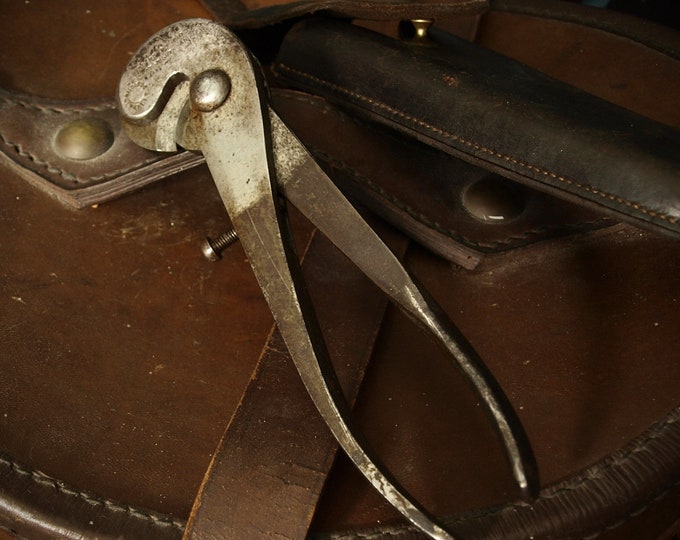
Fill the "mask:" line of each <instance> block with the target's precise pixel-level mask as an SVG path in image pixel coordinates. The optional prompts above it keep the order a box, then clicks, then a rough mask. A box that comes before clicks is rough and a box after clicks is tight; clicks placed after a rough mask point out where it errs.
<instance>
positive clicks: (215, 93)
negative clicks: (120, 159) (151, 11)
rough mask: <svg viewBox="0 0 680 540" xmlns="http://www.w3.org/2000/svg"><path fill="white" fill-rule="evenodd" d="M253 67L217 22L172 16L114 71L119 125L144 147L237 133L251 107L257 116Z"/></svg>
mask: <svg viewBox="0 0 680 540" xmlns="http://www.w3.org/2000/svg"><path fill="white" fill-rule="evenodd" d="M258 70H259V66H257V65H256V64H255V62H254V61H253V59H252V57H251V55H250V53H249V52H248V51H247V50H246V49H245V47H244V46H243V45H242V43H241V42H240V41H239V39H238V38H237V37H236V36H235V35H234V34H233V33H232V32H230V31H229V30H228V29H226V28H225V27H224V26H222V25H220V24H218V23H216V22H214V21H210V20H207V19H187V20H183V21H179V22H177V23H174V24H172V25H170V26H168V27H166V28H164V29H162V30H160V31H159V32H158V33H156V34H155V35H153V36H152V37H151V38H150V39H149V40H148V41H147V42H146V43H144V45H142V46H141V47H140V49H139V50H138V51H137V52H136V53H135V55H134V56H133V57H132V58H131V59H130V61H129V62H128V65H127V67H126V69H125V71H124V73H123V75H122V77H121V80H120V84H119V86H118V92H117V96H116V97H117V101H118V107H119V110H120V113H121V117H122V120H123V125H124V127H125V130H126V132H127V134H128V136H129V137H130V138H131V139H132V140H133V141H134V142H136V143H137V144H139V145H140V146H143V147H145V148H148V149H150V150H157V151H162V152H173V151H177V147H178V145H179V146H181V147H183V148H186V149H189V150H200V151H203V148H204V146H205V144H206V140H207V138H209V137H211V136H212V135H211V133H215V132H218V131H222V130H224V129H230V128H231V129H233V130H234V131H235V132H238V131H239V130H240V129H241V126H242V125H243V124H244V123H246V122H252V121H253V118H254V116H253V115H254V114H258V115H260V116H263V115H262V109H263V105H262V103H261V101H260V98H259V92H258V91H256V89H259V88H260V87H261V77H258V76H257V73H258ZM253 109H255V110H253Z"/></svg>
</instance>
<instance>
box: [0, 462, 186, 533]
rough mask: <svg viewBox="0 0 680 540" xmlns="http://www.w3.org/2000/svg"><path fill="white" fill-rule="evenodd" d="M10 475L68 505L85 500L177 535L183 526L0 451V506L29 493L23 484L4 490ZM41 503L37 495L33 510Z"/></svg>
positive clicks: (168, 518) (55, 510) (111, 512)
mask: <svg viewBox="0 0 680 540" xmlns="http://www.w3.org/2000/svg"><path fill="white" fill-rule="evenodd" d="M12 477H14V478H18V479H20V480H22V481H23V483H26V482H27V483H28V484H29V485H35V486H39V487H40V488H41V489H47V491H48V492H51V493H53V494H56V495H58V496H59V497H60V501H64V505H67V504H69V501H74V500H77V501H80V502H84V503H86V504H87V505H88V506H89V507H91V508H93V509H99V510H104V512H105V513H106V514H108V515H110V516H112V515H116V514H118V515H126V516H129V517H130V518H133V519H134V520H137V521H141V522H144V523H145V524H147V526H151V527H153V528H158V529H166V530H167V529H172V530H175V531H176V532H177V533H178V534H181V533H182V531H183V530H184V527H185V525H186V523H185V521H184V520H182V519H179V518H176V517H173V516H169V515H165V514H161V513H158V512H154V511H152V510H147V509H143V508H138V507H135V506H130V505H126V504H121V503H119V502H116V501H114V500H112V499H108V498H104V497H100V496H98V495H96V494H94V493H91V492H89V491H85V490H78V489H76V488H74V487H71V486H69V485H68V484H66V483H64V482H62V481H60V480H57V479H56V478H53V477H51V476H49V475H47V474H45V473H42V472H40V471H38V470H33V469H30V468H27V467H25V466H24V465H22V464H20V463H18V462H17V461H15V460H14V459H13V458H12V457H10V456H8V455H6V454H0V482H1V483H2V489H0V499H3V500H4V504H2V506H4V507H9V508H12V507H13V504H12V503H13V502H15V499H17V500H19V499H22V500H21V502H22V503H23V506H24V507H25V506H26V502H25V497H26V495H28V497H29V499H30V497H31V494H30V493H28V494H27V492H26V490H25V487H26V486H21V487H20V488H19V489H20V492H19V493H15V492H14V491H13V490H11V489H8V487H7V485H8V484H9V483H10V482H12ZM38 493H39V492H38ZM44 502H45V501H42V500H41V499H40V498H37V500H35V501H34V506H35V507H36V510H38V513H41V512H40V510H41V509H40V508H38V507H39V506H40V504H41V503H44ZM29 504H30V503H29ZM50 511H51V512H58V511H59V509H58V508H54V507H53V506H52V505H50V506H48V509H47V510H46V512H47V513H49V512H50ZM42 513H45V512H42ZM5 517H10V518H11V514H10V515H9V516H8V515H7V514H5ZM60 517H63V516H60ZM93 532H94V531H93Z"/></svg>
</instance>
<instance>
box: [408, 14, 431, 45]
mask: <svg viewBox="0 0 680 540" xmlns="http://www.w3.org/2000/svg"><path fill="white" fill-rule="evenodd" d="M433 23H434V20H433V19H411V24H412V25H413V30H414V31H415V35H414V36H413V39H414V40H417V41H427V40H428V39H429V38H430V35H429V34H430V27H431V26H432V24H433Z"/></svg>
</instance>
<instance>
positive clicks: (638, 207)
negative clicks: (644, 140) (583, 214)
mask: <svg viewBox="0 0 680 540" xmlns="http://www.w3.org/2000/svg"><path fill="white" fill-rule="evenodd" d="M278 68H280V69H282V70H283V71H288V72H289V73H292V74H294V75H298V76H300V77H303V78H306V79H309V80H311V81H313V82H315V83H317V84H320V85H322V86H326V87H328V88H330V89H332V90H335V91H337V92H341V93H343V94H346V95H348V96H350V97H352V98H354V99H358V100H359V101H363V102H365V103H368V104H370V105H372V106H375V107H377V108H378V109H383V110H384V111H387V112H388V113H391V114H393V115H396V116H399V117H401V118H403V119H404V120H407V121H409V122H413V123H415V124H417V125H419V126H421V127H423V128H425V129H427V130H429V131H431V132H434V133H437V134H439V135H442V136H444V137H445V138H447V139H451V140H453V141H456V142H459V143H461V144H463V145H465V146H467V147H469V148H472V149H473V150H477V151H479V152H482V153H484V154H488V155H490V156H494V157H497V158H501V159H503V160H504V161H506V162H509V163H512V164H514V165H516V166H518V167H520V168H523V169H526V170H528V171H533V172H534V173H538V174H542V175H543V176H545V177H550V178H552V179H554V180H558V181H560V182H562V183H563V184H567V185H569V186H572V187H575V188H577V189H579V190H582V191H586V192H589V193H592V194H593V195H597V196H599V197H601V198H603V199H609V200H611V201H613V202H617V203H619V204H623V205H625V206H627V207H629V208H631V209H632V210H635V211H638V212H641V213H642V214H645V215H647V216H650V217H652V218H659V219H662V220H664V221H667V222H669V223H671V224H673V225H675V224H676V223H677V222H678V218H675V217H672V216H669V215H667V214H663V213H661V212H657V211H655V210H652V209H649V208H647V207H645V206H643V205H641V204H639V203H636V202H634V201H630V200H628V199H624V198H623V197H619V196H617V195H612V194H611V193H608V192H606V191H602V190H600V189H598V188H595V187H593V186H591V185H588V184H584V183H581V182H577V181H576V180H572V179H570V178H567V177H565V176H561V175H559V174H557V173H555V172H552V171H549V170H547V169H542V168H541V167H537V166H536V165H532V164H531V163H525V162H524V161H522V160H520V159H518V158H515V157H513V156H510V155H506V154H503V153H501V152H498V151H496V150H494V149H493V148H488V147H486V146H483V145H481V144H478V143H476V142H474V141H470V140H468V139H466V138H464V137H461V136H460V135H457V134H455V133H451V132H449V131H446V130H444V129H442V128H439V127H436V126H433V125H432V124H429V123H428V122H426V121H424V120H421V119H420V118H416V117H414V116H411V115H409V114H407V113H405V112H403V111H401V110H399V109H396V108H394V107H391V106H390V105H387V104H386V103H383V102H381V101H377V100H375V99H373V98H370V97H368V96H365V95H363V94H360V93H359V92H356V91H354V90H350V89H349V88H345V87H343V86H340V85H338V84H335V83H332V82H330V81H326V80H324V79H321V78H319V77H316V76H315V75H312V74H311V73H307V72H305V71H301V70H298V69H296V68H292V67H290V66H288V65H286V64H283V63H280V64H278Z"/></svg>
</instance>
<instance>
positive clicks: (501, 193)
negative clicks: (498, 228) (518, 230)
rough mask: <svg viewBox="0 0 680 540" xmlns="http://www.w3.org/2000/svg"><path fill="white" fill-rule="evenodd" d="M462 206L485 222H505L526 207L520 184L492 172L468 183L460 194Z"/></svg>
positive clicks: (519, 213) (517, 215)
mask: <svg viewBox="0 0 680 540" xmlns="http://www.w3.org/2000/svg"><path fill="white" fill-rule="evenodd" d="M462 201H463V206H464V207H465V209H466V210H467V211H468V212H469V213H470V214H471V215H472V216H473V217H475V218H477V219H479V220H481V221H485V222H487V223H507V222H509V221H512V220H514V219H516V218H518V217H519V216H520V215H521V214H522V212H524V209H525V208H526V191H525V190H524V188H523V187H522V186H520V185H519V184H516V183H515V182H512V181H511V180H508V179H507V178H503V177H502V176H499V175H496V174H492V175H489V176H485V177H484V178H482V179H480V180H478V181H476V182H474V183H473V184H470V185H469V186H468V187H467V188H466V189H465V190H464V191H463V195H462Z"/></svg>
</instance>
